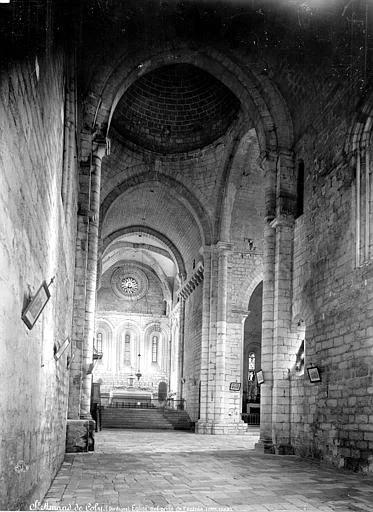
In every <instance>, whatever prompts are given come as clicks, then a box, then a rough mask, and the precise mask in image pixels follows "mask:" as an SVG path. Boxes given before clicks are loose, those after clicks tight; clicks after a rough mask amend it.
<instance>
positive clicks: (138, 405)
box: [100, 398, 185, 411]
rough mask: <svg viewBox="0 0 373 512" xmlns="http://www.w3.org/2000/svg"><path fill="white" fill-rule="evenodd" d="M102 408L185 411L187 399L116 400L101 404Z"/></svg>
mask: <svg viewBox="0 0 373 512" xmlns="http://www.w3.org/2000/svg"><path fill="white" fill-rule="evenodd" d="M100 407H101V408H102V409H175V410H179V411H183V410H184V409H185V400H172V399H168V400H162V401H160V400H151V399H146V398H145V399H144V398H143V399H141V400H139V399H127V400H124V399H123V400H117V399H116V400H115V401H114V402H112V403H111V404H105V405H101V406H100Z"/></svg>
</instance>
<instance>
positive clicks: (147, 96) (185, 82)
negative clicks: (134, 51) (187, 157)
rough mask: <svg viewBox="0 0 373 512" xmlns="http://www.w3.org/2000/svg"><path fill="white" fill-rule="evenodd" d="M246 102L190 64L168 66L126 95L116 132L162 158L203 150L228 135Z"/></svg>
mask: <svg viewBox="0 0 373 512" xmlns="http://www.w3.org/2000/svg"><path fill="white" fill-rule="evenodd" d="M239 108H240V102H239V101H238V99H237V98H236V97H235V96H234V95H233V94H232V93H231V91H230V90H229V89H228V88H227V87H225V86H224V85H223V84H222V83H221V82H220V81H218V80H217V79H216V78H214V77H213V76H212V75H210V74H209V73H207V72H206V71H203V70H202V69H199V68H197V67H195V66H192V65H190V64H172V65H168V66H163V67H161V68H158V69H156V70H154V71H152V72H150V73H147V74H146V75H144V76H142V77H141V78H139V79H138V80H137V81H136V82H135V83H134V84H132V86H131V87H130V88H129V89H128V90H127V91H126V93H125V94H124V95H123V97H122V99H121V101H120V102H119V104H118V106H117V108H116V111H115V114H114V117H113V122H112V124H113V127H114V128H115V129H116V131H117V132H119V133H120V134H121V135H122V136H123V137H124V138H125V139H127V140H130V141H131V142H134V143H135V144H138V145H139V146H142V147H144V148H146V149H149V150H152V151H156V152H158V153H179V152H184V151H189V150H194V149H197V148H201V147H203V146H205V145H207V144H209V143H211V142H213V141H214V140H216V139H218V138H219V137H220V136H221V135H223V134H224V133H225V132H226V130H227V128H228V127H229V126H230V124H231V123H232V122H233V120H234V119H235V118H236V116H237V114H238V111H239Z"/></svg>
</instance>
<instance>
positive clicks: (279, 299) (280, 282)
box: [271, 151, 296, 454]
mask: <svg viewBox="0 0 373 512" xmlns="http://www.w3.org/2000/svg"><path fill="white" fill-rule="evenodd" d="M277 183H278V185H277V205H276V218H275V219H274V220H273V221H272V223H271V226H272V227H273V228H274V229H275V230H276V250H275V261H276V266H275V289H274V292H275V293H274V331H273V340H274V342H273V399H272V441H273V444H274V448H275V452H276V453H280V454H281V453H284V454H286V453H292V448H291V439H290V423H291V410H290V396H289V391H290V381H289V375H288V368H289V366H290V363H289V359H290V358H289V354H291V353H292V352H293V336H292V333H291V318H292V279H293V240H294V214H295V208H296V178H295V176H294V162H293V155H292V153H289V152H285V151H281V152H280V168H279V177H278V180H277Z"/></svg>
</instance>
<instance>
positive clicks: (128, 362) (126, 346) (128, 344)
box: [123, 334, 131, 366]
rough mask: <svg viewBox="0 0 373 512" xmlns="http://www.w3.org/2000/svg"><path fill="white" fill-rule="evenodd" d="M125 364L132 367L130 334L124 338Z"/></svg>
mask: <svg viewBox="0 0 373 512" xmlns="http://www.w3.org/2000/svg"><path fill="white" fill-rule="evenodd" d="M123 362H124V364H126V365H128V366H130V365H131V336H130V335H129V334H125V336H124V358H123Z"/></svg>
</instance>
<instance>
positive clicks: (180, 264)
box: [101, 226, 187, 279]
mask: <svg viewBox="0 0 373 512" xmlns="http://www.w3.org/2000/svg"><path fill="white" fill-rule="evenodd" d="M129 233H144V234H147V235H150V236H152V237H154V238H156V239H158V240H160V241H161V242H162V243H164V244H165V245H166V246H167V247H168V248H169V249H170V252H171V254H172V255H173V257H174V259H175V262H176V265H177V268H178V272H179V274H180V276H181V277H182V279H186V276H187V274H186V269H185V263H184V259H183V257H182V256H181V253H180V251H179V250H178V248H177V247H176V246H175V244H174V243H173V242H171V240H170V239H169V238H168V237H167V236H166V235H163V234H162V233H160V232H159V231H156V230H155V229H153V228H151V227H149V226H128V227H125V228H122V229H118V230H117V231H114V232H113V233H110V235H108V236H107V237H105V239H104V240H103V243H102V248H101V251H102V255H104V254H105V251H106V250H107V248H108V247H109V245H110V244H111V243H113V242H115V241H116V240H117V239H118V238H120V237H122V236H124V235H127V234H129Z"/></svg>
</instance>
